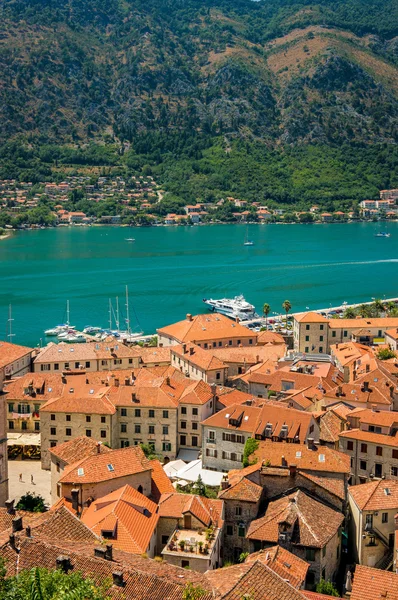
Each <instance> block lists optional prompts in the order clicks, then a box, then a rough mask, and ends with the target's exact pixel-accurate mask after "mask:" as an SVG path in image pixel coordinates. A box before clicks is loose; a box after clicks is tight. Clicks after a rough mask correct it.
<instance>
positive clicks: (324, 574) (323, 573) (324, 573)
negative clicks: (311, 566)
mask: <svg viewBox="0 0 398 600" xmlns="http://www.w3.org/2000/svg"><path fill="white" fill-rule="evenodd" d="M325 577H326V569H325V567H323V569H322V579H323V580H324V579H325Z"/></svg>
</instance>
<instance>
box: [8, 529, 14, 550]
mask: <svg viewBox="0 0 398 600" xmlns="http://www.w3.org/2000/svg"><path fill="white" fill-rule="evenodd" d="M8 542H9V544H10V546H11V548H14V550H15V535H14V534H13V533H10V536H9V538H8Z"/></svg>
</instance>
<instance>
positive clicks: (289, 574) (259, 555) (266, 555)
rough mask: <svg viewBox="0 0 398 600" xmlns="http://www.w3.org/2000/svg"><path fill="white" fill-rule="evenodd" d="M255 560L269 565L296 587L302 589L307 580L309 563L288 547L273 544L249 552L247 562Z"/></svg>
mask: <svg viewBox="0 0 398 600" xmlns="http://www.w3.org/2000/svg"><path fill="white" fill-rule="evenodd" d="M255 560H258V561H259V562H261V563H263V564H265V565H267V566H268V567H269V568H270V569H272V570H273V571H274V572H275V573H277V574H278V575H279V576H280V577H282V579H285V580H286V581H288V582H289V583H290V584H291V585H292V586H293V587H295V588H296V589H300V588H301V587H302V585H303V584H304V582H305V578H306V576H307V571H308V567H309V564H308V563H307V562H305V560H302V559H301V558H299V557H298V556H296V555H295V554H292V552H289V550H286V548H282V547H281V546H271V547H270V548H267V549H266V550H260V551H259V552H254V553H253V554H249V556H248V557H247V558H246V561H245V562H246V563H251V562H253V561H255Z"/></svg>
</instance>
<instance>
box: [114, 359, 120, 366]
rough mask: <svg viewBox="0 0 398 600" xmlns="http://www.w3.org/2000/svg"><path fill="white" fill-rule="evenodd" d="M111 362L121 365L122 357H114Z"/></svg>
mask: <svg viewBox="0 0 398 600" xmlns="http://www.w3.org/2000/svg"><path fill="white" fill-rule="evenodd" d="M113 364H114V365H121V364H122V359H121V358H115V359H114V360H113Z"/></svg>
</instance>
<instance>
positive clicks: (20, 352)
mask: <svg viewBox="0 0 398 600" xmlns="http://www.w3.org/2000/svg"><path fill="white" fill-rule="evenodd" d="M32 352H33V348H28V347H27V346H18V344H10V342H0V369H3V368H4V367H6V366H7V365H9V364H11V363H13V362H14V361H16V360H18V359H20V358H23V357H24V356H26V355H27V354H31V353H32Z"/></svg>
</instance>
